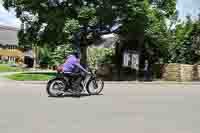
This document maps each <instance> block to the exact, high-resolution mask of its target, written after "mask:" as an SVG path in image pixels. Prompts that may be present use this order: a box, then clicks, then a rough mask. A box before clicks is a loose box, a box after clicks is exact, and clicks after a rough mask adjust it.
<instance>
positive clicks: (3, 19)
mask: <svg viewBox="0 0 200 133" xmlns="http://www.w3.org/2000/svg"><path fill="white" fill-rule="evenodd" d="M2 3H3V2H2V0H0V25H6V26H13V27H17V28H20V21H19V19H17V18H16V17H15V13H14V11H10V12H8V11H6V10H5V9H4V8H3V6H2ZM177 9H178V10H179V13H180V14H179V15H180V19H182V20H184V18H185V16H186V15H189V14H190V15H191V16H192V18H195V16H197V14H198V12H200V0H178V3H177Z"/></svg>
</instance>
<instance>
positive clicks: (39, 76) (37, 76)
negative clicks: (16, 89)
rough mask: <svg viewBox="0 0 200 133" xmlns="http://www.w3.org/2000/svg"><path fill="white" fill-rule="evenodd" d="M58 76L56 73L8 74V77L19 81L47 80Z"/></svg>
mask: <svg viewBox="0 0 200 133" xmlns="http://www.w3.org/2000/svg"><path fill="white" fill-rule="evenodd" d="M55 76H56V73H19V74H13V75H9V76H6V77H7V78H8V79H11V80H17V81H45V80H49V79H51V78H53V77H55Z"/></svg>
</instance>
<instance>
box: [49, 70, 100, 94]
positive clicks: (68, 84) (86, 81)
mask: <svg viewBox="0 0 200 133" xmlns="http://www.w3.org/2000/svg"><path fill="white" fill-rule="evenodd" d="M89 71H90V74H89V75H86V74H85V76H84V77H82V80H81V83H80V85H76V87H77V86H78V88H74V87H73V86H75V83H74V81H75V77H73V76H70V75H68V74H66V73H63V72H57V75H56V77H55V78H53V79H51V80H49V81H48V83H47V88H46V90H47V93H48V95H49V96H52V97H60V96H65V95H68V94H70V95H75V96H81V94H82V93H84V92H87V93H88V94H89V95H99V94H100V93H101V92H102V90H103V88H104V81H103V80H102V79H101V78H97V76H96V71H95V72H94V73H93V72H92V70H91V69H89Z"/></svg>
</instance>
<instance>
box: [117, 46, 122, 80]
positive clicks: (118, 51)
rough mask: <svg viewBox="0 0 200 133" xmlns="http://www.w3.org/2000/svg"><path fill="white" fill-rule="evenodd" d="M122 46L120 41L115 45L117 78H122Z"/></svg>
mask: <svg viewBox="0 0 200 133" xmlns="http://www.w3.org/2000/svg"><path fill="white" fill-rule="evenodd" d="M121 47H122V46H121V45H120V43H117V44H116V47H115V63H116V67H117V80H119V81H120V80H121V67H122V48H121Z"/></svg>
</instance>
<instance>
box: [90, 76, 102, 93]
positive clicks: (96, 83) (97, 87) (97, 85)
mask: <svg viewBox="0 0 200 133" xmlns="http://www.w3.org/2000/svg"><path fill="white" fill-rule="evenodd" d="M103 88H104V81H103V80H102V79H92V80H90V81H89V82H88V84H87V87H86V89H87V92H88V93H89V94H90V95H98V94H100V93H101V92H102V90H103Z"/></svg>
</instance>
